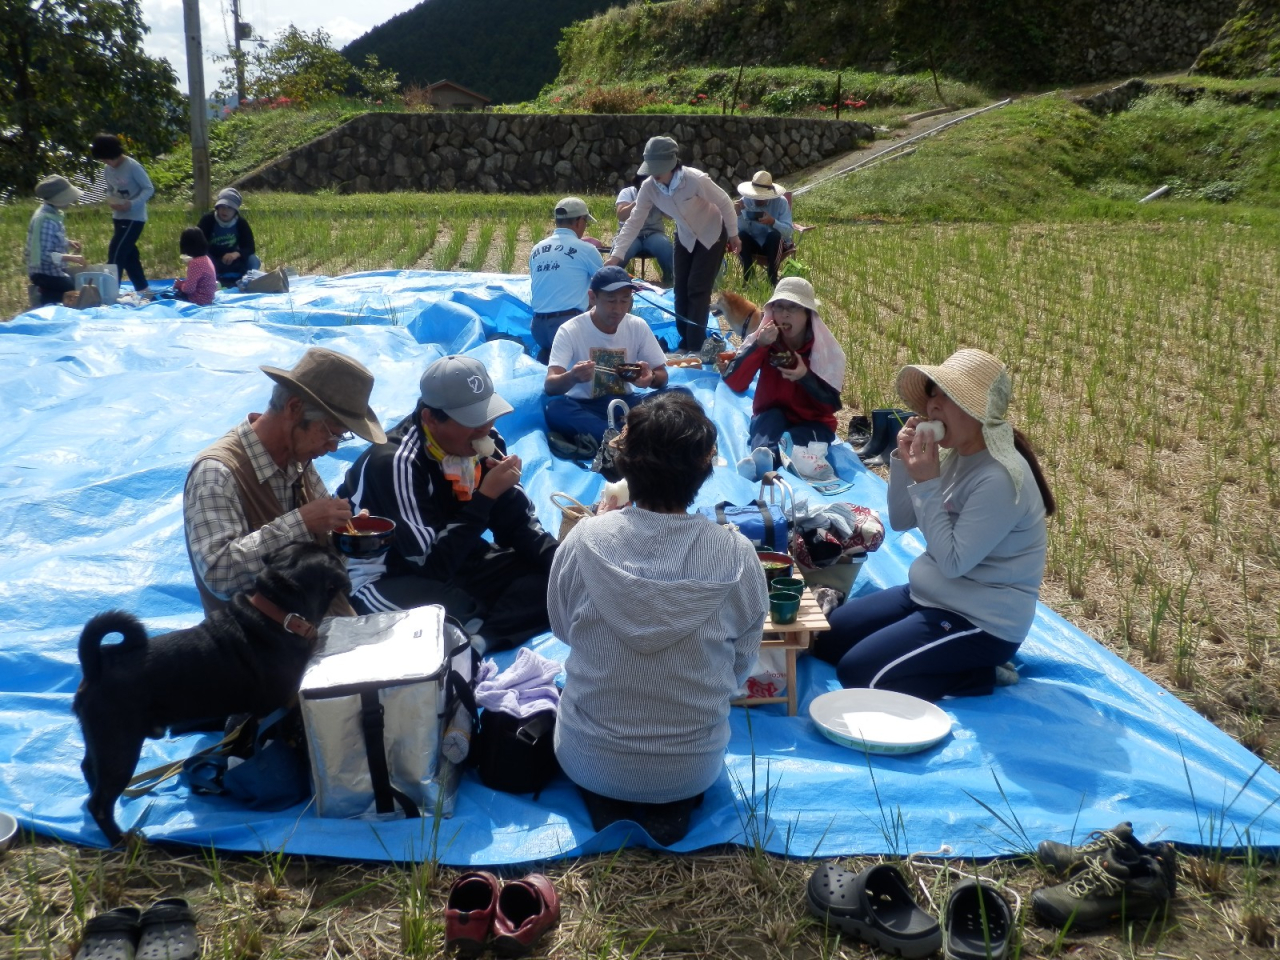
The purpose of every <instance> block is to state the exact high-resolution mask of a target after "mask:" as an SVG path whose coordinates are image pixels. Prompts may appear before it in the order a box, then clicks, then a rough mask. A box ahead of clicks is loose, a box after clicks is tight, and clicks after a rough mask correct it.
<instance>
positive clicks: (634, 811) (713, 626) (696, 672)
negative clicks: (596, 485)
mask: <svg viewBox="0 0 1280 960" xmlns="http://www.w3.org/2000/svg"><path fill="white" fill-rule="evenodd" d="M617 448H618V452H617V455H616V459H615V461H614V462H615V464H616V466H617V467H618V470H619V471H620V472H621V474H622V476H623V478H624V479H625V480H626V481H627V484H628V487H629V489H630V492H631V497H632V503H631V505H630V506H628V507H626V508H625V509H623V510H617V511H612V512H609V513H605V514H602V515H601V516H598V517H594V518H590V519H587V520H584V521H582V522H580V523H578V524H577V525H576V526H575V527H574V528H573V530H572V532H570V534H569V535H568V536H567V537H566V538H565V540H564V542H563V543H562V544H561V545H560V549H559V550H558V551H557V553H556V559H555V562H554V564H553V565H552V567H551V580H550V583H549V586H548V590H547V611H548V613H549V615H550V619H551V627H552V630H553V631H554V632H555V634H556V636H557V637H559V638H560V639H561V640H563V641H564V642H565V643H566V644H568V645H569V647H570V653H569V657H568V659H567V660H566V661H565V685H564V695H563V697H562V698H561V701H560V714H559V719H558V721H557V724H556V757H557V758H558V759H559V761H560V765H561V767H563V769H564V771H565V773H566V774H568V776H569V778H570V779H571V780H572V781H573V782H574V783H576V784H577V785H578V788H579V790H580V791H581V792H582V795H583V798H584V800H585V801H586V805H587V811H588V813H589V814H590V815H591V823H592V826H594V827H595V829H597V830H601V829H603V828H604V827H605V826H607V825H608V824H610V823H613V822H614V821H617V820H636V821H637V822H639V823H640V825H641V826H643V827H644V828H645V830H647V831H648V833H649V835H650V836H651V837H652V838H653V839H654V840H656V841H658V842H659V843H661V844H663V845H670V844H672V843H675V842H676V841H678V840H680V839H682V838H683V837H684V836H685V834H686V833H687V832H688V830H689V819H690V815H691V814H692V811H693V810H694V808H695V807H696V806H697V805H698V803H699V802H701V800H702V795H703V793H704V792H705V791H706V790H707V789H708V788H709V787H711V786H712V784H714V783H715V782H716V780H717V779H719V778H720V776H721V775H722V773H723V770H724V752H725V748H726V747H727V746H728V743H729V706H730V700H731V699H732V698H733V696H734V694H735V693H736V691H737V690H738V688H739V687H740V686H741V684H742V683H743V682H744V681H745V680H746V678H747V674H748V671H749V670H750V668H751V664H752V661H753V660H754V658H755V655H756V652H757V650H758V649H759V647H760V638H761V636H762V634H763V631H764V617H765V613H766V612H767V610H768V597H767V594H766V591H765V583H764V573H763V571H762V569H761V567H760V561H759V560H758V559H757V558H756V554H755V550H754V549H753V548H752V546H751V543H750V542H749V541H748V540H747V539H746V538H745V537H743V536H742V535H741V534H739V533H737V532H733V531H730V530H728V529H726V528H724V527H721V526H718V525H717V524H715V523H713V522H712V521H711V520H709V519H707V518H706V517H704V516H702V515H700V514H698V513H690V512H689V507H690V505H691V504H692V503H693V500H694V497H695V496H696V495H697V493H698V490H699V488H701V486H702V484H703V483H704V482H705V481H706V480H707V478H708V477H710V476H711V470H712V464H713V463H714V461H715V457H716V428H715V426H714V425H713V424H712V423H711V421H710V420H708V419H707V416H706V414H705V413H703V412H702V408H701V407H700V406H699V405H698V402H697V401H696V400H694V399H693V397H691V396H690V395H688V394H686V393H674V392H673V393H661V394H657V395H655V396H654V397H653V398H652V399H650V400H648V401H646V402H645V403H642V404H640V405H639V406H637V407H635V408H634V409H633V410H632V411H631V412H630V414H629V415H628V417H627V425H626V429H625V430H624V431H623V433H622V436H621V437H619V438H618V443H617Z"/></svg>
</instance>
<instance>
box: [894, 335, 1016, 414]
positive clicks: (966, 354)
mask: <svg viewBox="0 0 1280 960" xmlns="http://www.w3.org/2000/svg"><path fill="white" fill-rule="evenodd" d="M930 380H932V381H933V382H934V383H936V384H937V385H938V388H939V389H940V390H942V392H943V393H945V394H946V395H947V396H948V397H950V398H951V399H952V400H954V401H955V402H956V403H957V404H959V406H960V408H961V409H962V410H964V412H965V413H967V414H969V416H971V417H973V418H974V419H975V420H983V421H985V420H989V419H991V420H1003V419H1004V416H1005V414H1006V413H1007V412H1008V410H1009V396H1010V394H1011V393H1012V392H1013V386H1012V381H1010V379H1009V371H1008V370H1006V369H1005V366H1004V364H1003V363H1001V362H1000V360H999V359H998V358H996V357H993V356H992V355H991V354H989V353H987V352H986V351H985V350H974V349H966V350H957V351H956V352H955V353H953V354H952V355H951V356H949V357H947V359H946V360H944V361H943V362H942V365H941V366H937V367H931V366H926V365H924V364H909V365H907V366H905V367H903V368H902V369H901V370H899V371H898V396H900V397H902V399H903V400H904V401H906V403H907V405H908V406H910V407H911V409H912V410H915V411H917V412H919V411H922V410H924V408H925V406H927V405H928V402H929V396H928V394H927V393H926V392H925V387H926V385H927V384H928V382H929V381H930Z"/></svg>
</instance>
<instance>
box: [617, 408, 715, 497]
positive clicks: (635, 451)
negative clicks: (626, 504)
mask: <svg viewBox="0 0 1280 960" xmlns="http://www.w3.org/2000/svg"><path fill="white" fill-rule="evenodd" d="M617 446H618V452H617V455H616V456H615V457H614V465H615V466H616V467H617V468H618V472H619V473H621V474H622V476H623V477H624V478H625V479H626V481H627V488H628V489H629V490H630V492H631V499H632V500H634V501H635V502H636V503H637V504H638V505H640V506H641V507H644V508H645V509H648V510H660V511H664V512H674V511H678V510H687V509H688V508H689V505H690V504H692V503H693V498H694V497H696V496H697V495H698V491H699V490H700V489H702V485H703V484H704V483H706V482H707V478H708V477H710V476H711V471H712V469H713V467H714V461H715V450H716V425H715V424H714V423H712V422H711V420H710V418H709V417H708V416H707V415H706V413H704V412H703V410H702V406H701V404H699V403H698V401H697V400H695V399H694V398H693V396H692V395H690V394H688V393H685V392H684V391H683V390H670V391H664V392H662V393H656V394H654V395H652V396H651V397H650V398H649V399H647V400H645V401H644V403H641V404H639V405H638V406H635V407H633V408H632V409H631V412H630V413H629V414H628V415H627V428H626V430H625V431H624V432H623V435H622V436H621V437H619V438H618V444H617Z"/></svg>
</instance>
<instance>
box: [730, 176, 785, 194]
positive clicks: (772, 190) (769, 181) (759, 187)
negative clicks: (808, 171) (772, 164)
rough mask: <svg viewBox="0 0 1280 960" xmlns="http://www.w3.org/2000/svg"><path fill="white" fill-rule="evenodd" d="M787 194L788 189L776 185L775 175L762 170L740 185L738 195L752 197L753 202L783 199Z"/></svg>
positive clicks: (778, 184)
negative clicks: (776, 198) (775, 198)
mask: <svg viewBox="0 0 1280 960" xmlns="http://www.w3.org/2000/svg"><path fill="white" fill-rule="evenodd" d="M786 194H787V188H786V187H784V186H783V185H782V184H780V183H774V182H773V175H772V174H770V173H769V171H768V170H760V171H758V172H757V173H756V175H755V176H754V177H752V178H751V179H750V180H746V181H743V182H742V183H740V184H738V195H739V196H743V197H750V198H751V199H752V200H772V199H773V198H774V197H783V196H786Z"/></svg>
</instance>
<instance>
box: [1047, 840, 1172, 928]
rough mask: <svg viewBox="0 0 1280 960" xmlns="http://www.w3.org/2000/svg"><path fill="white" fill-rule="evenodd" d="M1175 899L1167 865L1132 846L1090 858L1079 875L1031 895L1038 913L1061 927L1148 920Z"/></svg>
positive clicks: (1082, 926) (1097, 925)
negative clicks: (1117, 920) (1146, 918)
mask: <svg viewBox="0 0 1280 960" xmlns="http://www.w3.org/2000/svg"><path fill="white" fill-rule="evenodd" d="M1171 899H1173V892H1172V884H1171V882H1170V879H1169V877H1168V876H1167V874H1166V870H1165V867H1164V865H1163V864H1162V863H1161V861H1160V860H1158V859H1156V858H1155V857H1153V856H1149V855H1146V854H1141V853H1138V852H1137V851H1135V850H1133V849H1132V848H1130V847H1116V848H1114V849H1111V850H1108V851H1106V852H1105V853H1102V854H1100V855H1098V856H1091V857H1086V858H1085V861H1084V866H1083V867H1082V868H1081V869H1080V870H1079V871H1078V872H1077V873H1076V875H1075V876H1074V877H1073V878H1072V879H1070V880H1067V881H1066V882H1065V883H1060V884H1058V885H1057V886H1054V887H1043V888H1042V889H1040V890H1037V891H1036V892H1035V893H1033V894H1032V895H1031V906H1032V907H1033V908H1034V909H1035V912H1036V914H1037V915H1038V916H1039V917H1040V918H1041V919H1042V920H1044V921H1046V922H1047V923H1051V924H1053V925H1054V926H1055V927H1066V926H1070V927H1071V928H1072V929H1074V930H1087V929H1092V928H1094V927H1100V926H1102V925H1103V924H1105V923H1108V922H1110V921H1112V920H1116V919H1119V920H1120V921H1122V922H1124V921H1126V920H1135V919H1142V918H1145V917H1151V916H1154V915H1155V914H1157V913H1160V912H1162V911H1163V910H1165V908H1166V907H1168V905H1169V901H1170V900H1171Z"/></svg>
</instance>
